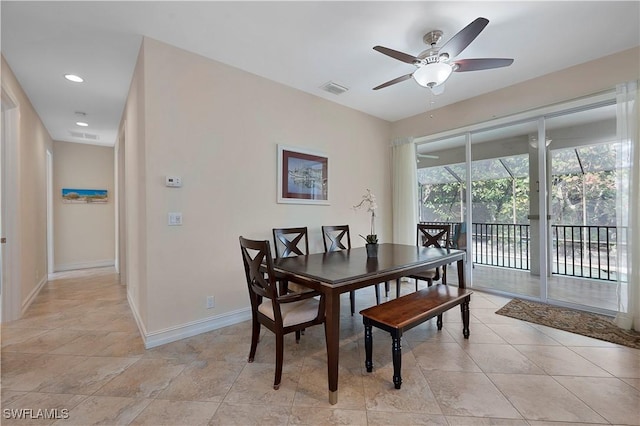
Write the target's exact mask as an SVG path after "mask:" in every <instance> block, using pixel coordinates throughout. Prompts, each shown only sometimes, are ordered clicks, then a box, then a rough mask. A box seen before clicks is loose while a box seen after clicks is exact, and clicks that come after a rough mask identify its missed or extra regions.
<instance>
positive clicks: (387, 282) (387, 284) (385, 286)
mask: <svg viewBox="0 0 640 426" xmlns="http://www.w3.org/2000/svg"><path fill="white" fill-rule="evenodd" d="M384 297H386V298H387V299H388V298H389V281H385V282H384Z"/></svg>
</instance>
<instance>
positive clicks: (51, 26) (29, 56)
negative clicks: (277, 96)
mask: <svg viewBox="0 0 640 426" xmlns="http://www.w3.org/2000/svg"><path fill="white" fill-rule="evenodd" d="M0 7H1V14H2V27H1V29H2V38H1V48H2V54H3V55H4V57H5V59H6V60H7V62H8V63H9V65H10V67H11V68H12V70H13V72H14V73H15V74H16V76H17V78H18V80H19V81H20V84H21V85H22V87H23V88H24V90H25V91H26V93H27V95H28V96H29V99H30V100H31V102H32V103H33V105H34V107H35V109H36V111H37V112H38V114H39V115H40V117H41V118H42V120H43V122H44V124H45V126H46V127H47V129H48V131H49V133H50V134H51V136H52V137H53V139H55V140H62V141H71V142H85V141H86V140H83V139H79V138H73V137H71V134H70V132H71V131H75V132H78V131H80V132H83V131H84V132H86V133H90V134H92V135H97V136H98V137H99V141H98V142H99V143H102V144H105V145H113V143H114V142H115V139H116V133H117V127H118V124H119V121H120V118H121V115H122V111H123V107H124V102H125V99H126V95H127V92H128V89H129V84H130V82H131V76H132V73H133V69H134V66H135V61H136V58H137V54H138V49H139V47H140V43H141V40H142V36H148V37H151V38H154V39H157V40H160V41H163V42H165V43H168V44H171V45H174V46H177V47H180V48H182V49H185V50H188V51H191V52H194V53H197V54H200V55H203V56H206V57H209V58H212V59H215V60H217V61H220V62H223V63H226V64H229V65H232V66H235V67H238V68H240V69H243V70H246V71H249V72H251V73H254V74H257V75H260V76H263V77H265V78H268V79H270V80H274V81H277V82H279V83H282V84H284V85H287V86H291V87H294V88H297V89H299V90H302V91H305V92H308V93H311V94H313V95H316V96H319V97H322V98H325V99H327V100H330V101H332V102H336V103H339V104H342V105H345V106H347V107H351V108H354V109H356V110H360V111H363V112H365V113H367V114H371V115H373V116H376V117H380V118H382V119H385V120H388V121H396V120H399V119H402V118H405V117H409V116H412V115H415V114H419V113H422V112H425V111H427V110H428V109H433V108H439V107H442V106H445V105H447V104H451V103H454V102H458V101H461V100H463V99H467V98H471V97H474V96H478V95H480V94H483V93H486V92H490V91H493V90H497V89H500V88H502V87H506V86H509V85H513V84H515V83H518V82H521V81H525V80H529V79H532V78H535V77H538V76H540V75H544V74H548V73H550V72H553V71H557V70H560V69H564V68H567V67H570V66H572V65H576V64H579V63H583V62H587V61H590V60H593V59H596V58H599V57H603V56H606V55H609V54H612V53H616V52H619V51H622V50H625V49H629V48H632V47H634V46H638V45H640V2H638V1H626V2H611V1H585V2H565V1H554V2H550V1H549V2H541V1H534V2H523V1H517V2H515V1H514V2H485V1H474V2H456V1H446V2H433V1H423V2H395V1H394V2H391V1H386V2H383V1H378V2H362V1H349V2H291V1H288V2H268V1H259V2H218V1H200V2H181V1H173V2H168V1H167V2H165V1H142V2H108V1H105V2H94V1H72V2H58V1H46V2H22V1H20V2H12V1H4V0H3V1H2V2H1V6H0ZM479 16H482V17H485V18H487V19H489V21H490V22H489V25H488V26H487V27H486V28H485V30H484V31H483V32H482V33H481V34H480V35H479V36H478V38H476V40H475V41H474V42H473V43H471V45H470V46H469V47H468V48H467V49H465V50H464V51H463V52H462V53H461V54H460V55H458V57H457V58H458V59H462V58H476V57H503V58H514V59H515V62H514V64H513V65H512V66H510V67H507V68H501V69H495V70H486V71H475V72H467V73H454V74H453V75H452V76H451V77H450V79H449V80H448V81H447V83H446V88H445V92H444V93H443V94H441V95H439V96H435V95H433V94H431V93H430V91H429V90H428V89H425V88H422V87H420V86H418V85H417V84H416V83H415V82H414V81H412V80H408V81H405V82H403V83H399V84H396V85H394V86H390V87H387V88H385V89H381V90H378V91H373V90H371V89H372V88H373V87H374V86H377V85H378V84H381V83H383V82H385V81H387V80H390V79H392V78H395V77H398V76H401V75H404V74H408V73H410V72H412V71H413V70H414V67H413V66H412V65H409V64H405V63H402V62H399V61H397V60H394V59H392V58H390V57H388V56H385V55H382V54H380V53H378V52H376V51H374V50H373V49H372V47H373V46H375V45H382V46H385V47H389V48H392V49H395V50H399V51H402V52H406V53H409V54H412V55H417V54H418V53H420V52H421V51H423V50H425V49H426V46H425V45H424V43H423V42H422V36H423V35H424V34H425V33H426V32H428V31H431V30H434V29H440V30H442V31H443V32H444V36H443V42H446V41H447V40H449V38H451V37H452V36H453V35H454V34H456V33H457V32H458V31H460V30H461V29H462V28H463V27H465V26H466V25H467V24H469V23H470V22H471V21H473V20H474V19H475V18H477V17H479ZM69 72H71V73H76V74H79V75H81V76H83V77H84V78H85V83H83V84H81V85H77V84H72V83H70V82H68V81H66V80H64V79H63V77H62V76H63V74H65V73H69ZM328 81H333V82H335V83H338V84H340V85H343V86H346V87H348V88H349V91H348V92H346V93H344V94H342V95H333V94H330V93H327V92H324V91H322V90H321V89H320V86H322V85H323V84H324V83H326V82H328ZM76 111H82V112H86V114H87V116H86V118H85V121H87V122H89V124H90V127H88V128H79V127H76V126H75V124H74V123H75V122H76V121H77V117H76V116H75V115H74V113H75V112H76ZM93 143H95V142H93Z"/></svg>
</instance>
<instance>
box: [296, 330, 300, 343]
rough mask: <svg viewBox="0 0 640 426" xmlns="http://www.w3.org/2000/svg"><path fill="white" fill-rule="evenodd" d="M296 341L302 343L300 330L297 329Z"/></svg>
mask: <svg viewBox="0 0 640 426" xmlns="http://www.w3.org/2000/svg"><path fill="white" fill-rule="evenodd" d="M296 343H300V330H297V331H296Z"/></svg>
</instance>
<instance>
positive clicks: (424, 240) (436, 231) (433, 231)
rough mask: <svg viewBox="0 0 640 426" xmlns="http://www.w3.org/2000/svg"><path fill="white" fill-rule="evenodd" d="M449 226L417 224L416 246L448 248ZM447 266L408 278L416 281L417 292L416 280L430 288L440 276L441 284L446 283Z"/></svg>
mask: <svg viewBox="0 0 640 426" xmlns="http://www.w3.org/2000/svg"><path fill="white" fill-rule="evenodd" d="M450 231H451V226H450V225H430V224H423V223H419V224H418V226H417V229H416V245H418V246H423V247H437V248H449V234H450ZM446 274H447V266H446V265H444V266H443V267H442V273H441V272H440V268H439V267H438V268H433V269H428V270H426V271H420V272H418V273H415V274H413V275H410V277H409V278H413V279H415V280H416V291H418V280H423V281H426V282H427V286H428V287H431V286H432V285H433V282H434V281H438V280H439V279H440V277H441V276H442V279H443V282H446V276H447V275H446Z"/></svg>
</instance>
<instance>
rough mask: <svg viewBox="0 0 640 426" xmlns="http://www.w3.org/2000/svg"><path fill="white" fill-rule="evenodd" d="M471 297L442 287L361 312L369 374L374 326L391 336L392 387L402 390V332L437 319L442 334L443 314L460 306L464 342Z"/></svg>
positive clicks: (461, 290)
mask: <svg viewBox="0 0 640 426" xmlns="http://www.w3.org/2000/svg"><path fill="white" fill-rule="evenodd" d="M471 294H473V292H472V291H471V290H468V289H465V288H458V287H451V286H448V285H445V284H439V285H434V286H432V287H427V288H425V289H423V290H420V291H416V292H414V293H411V294H407V295H405V296H402V297H399V298H397V299H393V300H391V301H389V302H386V303H383V304H381V305H376V306H372V307H371V308H368V309H364V310H362V311H360V314H361V315H362V319H363V321H364V347H365V352H366V360H365V367H366V368H367V372H368V373H371V371H373V362H372V360H371V355H372V346H373V335H372V329H371V327H372V326H376V327H378V328H380V329H382V330H386V331H388V332H389V333H391V338H392V343H391V351H392V356H393V383H394V385H395V387H396V389H400V386H401V385H402V377H401V376H400V369H401V367H402V352H401V348H402V346H401V344H400V339H401V338H402V333H403V332H405V331H407V330H410V329H412V328H413V327H415V326H417V325H419V324H422V323H423V322H425V321H427V320H429V319H431V318H433V317H435V316H438V321H437V326H438V330H442V313H443V312H445V311H448V310H449V309H451V308H453V307H454V306H457V305H460V310H461V311H462V334H463V336H464V338H465V339H468V338H469V301H470V300H471Z"/></svg>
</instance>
